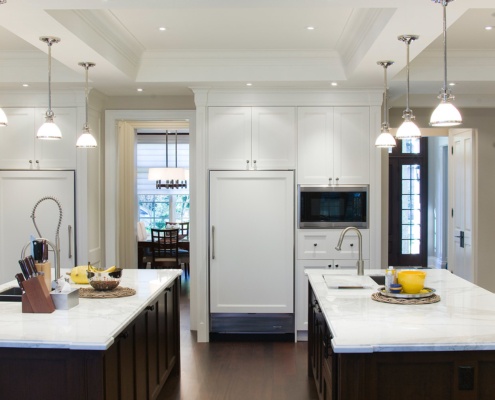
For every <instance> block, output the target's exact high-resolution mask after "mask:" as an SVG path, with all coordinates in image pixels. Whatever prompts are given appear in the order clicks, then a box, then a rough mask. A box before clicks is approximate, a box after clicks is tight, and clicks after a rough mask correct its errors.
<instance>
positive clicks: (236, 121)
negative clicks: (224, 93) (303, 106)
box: [208, 107, 296, 170]
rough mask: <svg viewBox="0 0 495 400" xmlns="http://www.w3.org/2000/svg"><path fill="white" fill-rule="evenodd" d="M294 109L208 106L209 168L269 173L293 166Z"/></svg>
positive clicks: (294, 152)
mask: <svg viewBox="0 0 495 400" xmlns="http://www.w3.org/2000/svg"><path fill="white" fill-rule="evenodd" d="M295 121H296V114H295V108H294V107H210V108H209V109H208V166H209V168H210V169H231V170H256V169H258V170H268V169H294V168H295V166H296V161H295V160H296V122H295Z"/></svg>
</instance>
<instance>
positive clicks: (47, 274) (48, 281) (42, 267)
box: [34, 261, 52, 291]
mask: <svg viewBox="0 0 495 400" xmlns="http://www.w3.org/2000/svg"><path fill="white" fill-rule="evenodd" d="M34 265H35V266H36V269H37V270H38V272H43V274H44V280H45V285H46V287H47V289H48V291H50V290H52V265H51V263H50V261H46V262H44V263H35V264H34Z"/></svg>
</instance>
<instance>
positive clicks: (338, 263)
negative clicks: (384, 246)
mask: <svg viewBox="0 0 495 400" xmlns="http://www.w3.org/2000/svg"><path fill="white" fill-rule="evenodd" d="M332 261H333V265H332V268H333V269H350V270H354V271H356V272H357V259H355V260H354V259H353V260H349V259H345V260H339V259H335V260H332ZM363 261H364V269H369V268H370V260H363Z"/></svg>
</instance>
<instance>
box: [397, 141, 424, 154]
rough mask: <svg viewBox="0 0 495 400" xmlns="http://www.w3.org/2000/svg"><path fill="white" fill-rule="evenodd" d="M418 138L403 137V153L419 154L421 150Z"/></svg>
mask: <svg viewBox="0 0 495 400" xmlns="http://www.w3.org/2000/svg"><path fill="white" fill-rule="evenodd" d="M420 143H421V142H420V140H419V138H416V139H403V140H402V153H403V154H419V153H420V151H421V146H420Z"/></svg>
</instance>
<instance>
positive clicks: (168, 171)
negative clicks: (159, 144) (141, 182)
mask: <svg viewBox="0 0 495 400" xmlns="http://www.w3.org/2000/svg"><path fill="white" fill-rule="evenodd" d="M168 136H169V132H168V130H167V131H165V146H166V147H165V148H166V150H165V168H150V169H148V180H149V181H156V188H157V189H162V188H165V189H186V188H187V173H186V170H185V169H184V168H178V167H177V130H176V131H175V168H169V166H168ZM162 181H164V182H165V183H162Z"/></svg>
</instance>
